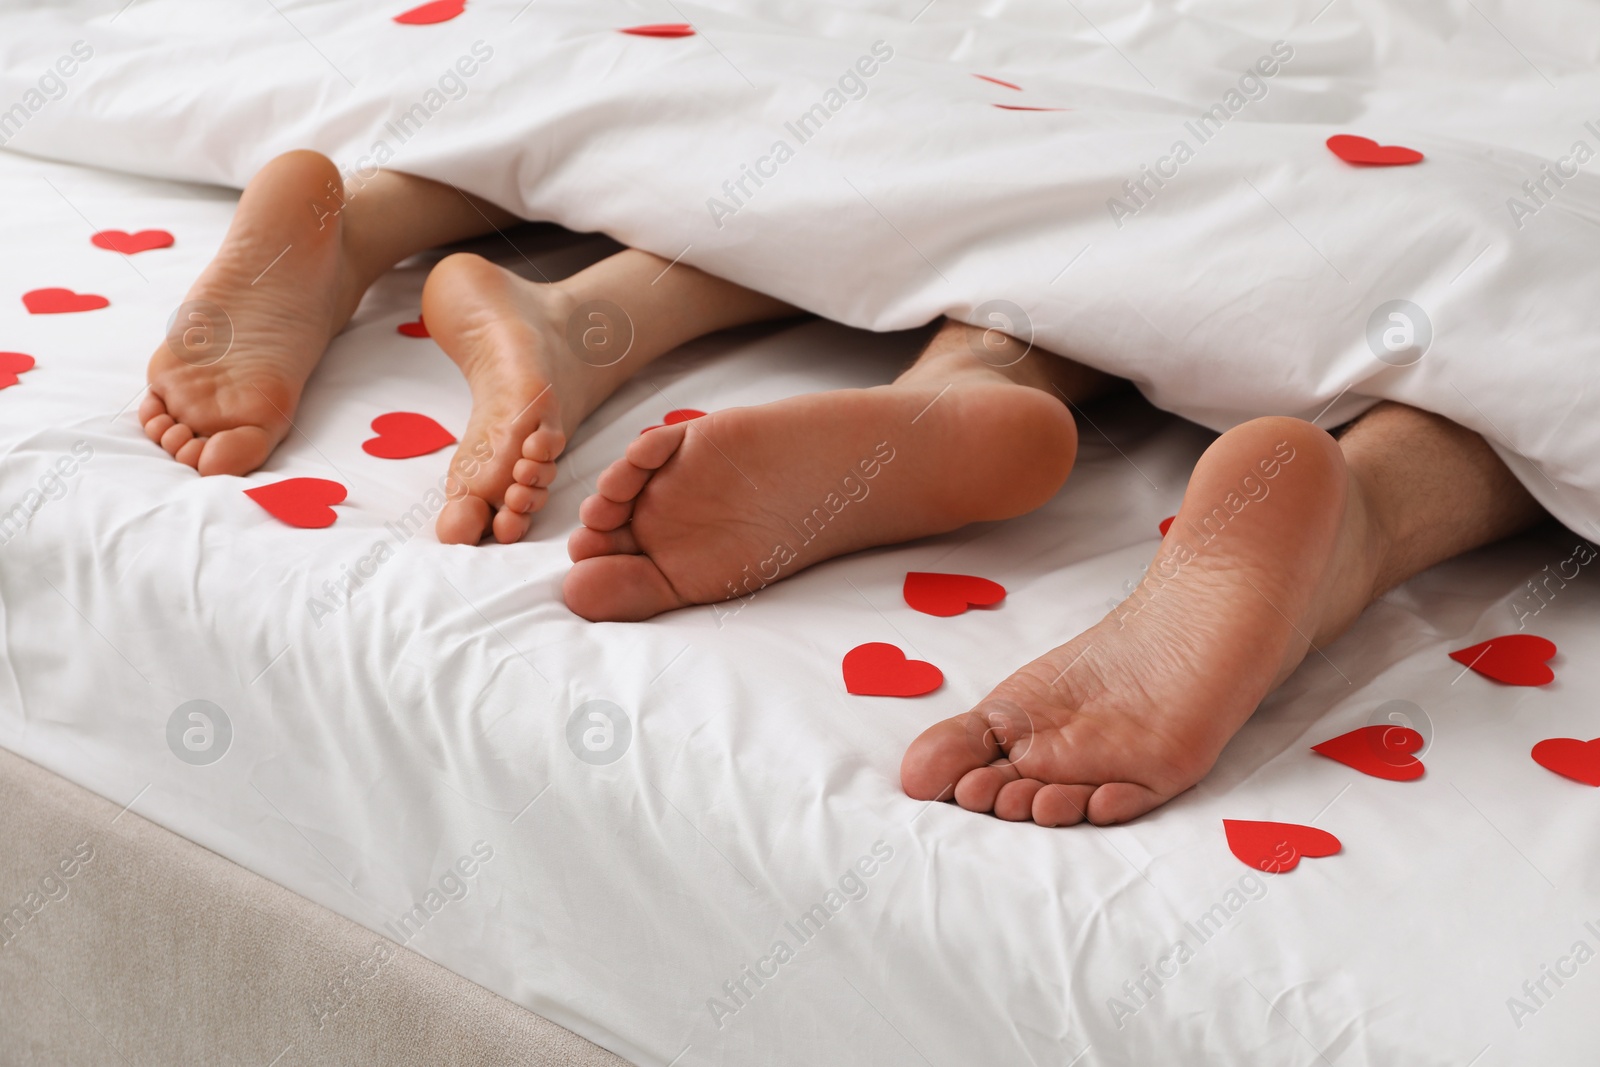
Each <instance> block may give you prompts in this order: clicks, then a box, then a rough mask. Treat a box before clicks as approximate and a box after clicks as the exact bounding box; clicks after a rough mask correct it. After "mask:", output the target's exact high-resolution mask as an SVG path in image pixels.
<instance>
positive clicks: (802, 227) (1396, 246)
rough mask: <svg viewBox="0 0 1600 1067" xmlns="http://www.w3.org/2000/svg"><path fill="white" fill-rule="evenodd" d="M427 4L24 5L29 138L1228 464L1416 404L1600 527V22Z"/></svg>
mask: <svg viewBox="0 0 1600 1067" xmlns="http://www.w3.org/2000/svg"><path fill="white" fill-rule="evenodd" d="M404 7H405V3H404V0H397V2H396V3H395V4H393V5H392V10H391V6H385V5H373V4H366V3H354V2H333V0H324V2H310V0H303V2H296V3H273V4H266V3H263V4H259V5H244V6H243V7H240V6H238V5H216V4H208V3H204V2H201V0H134V2H133V3H129V4H127V5H126V6H124V7H123V8H122V9H121V10H118V11H116V12H115V13H114V14H112V13H109V12H108V11H107V5H106V4H104V3H101V2H98V0H96V2H81V3H57V2H50V3H43V2H40V3H35V4H26V3H25V4H21V5H18V4H12V5H10V9H9V10H8V11H7V12H6V13H5V14H3V15H0V42H3V43H0V68H3V73H0V105H4V104H8V103H9V102H11V101H17V102H19V103H21V104H23V113H22V114H21V115H20V116H18V115H17V113H16V112H15V111H13V112H11V113H10V114H12V115H13V121H12V123H11V126H10V127H9V128H8V127H6V126H4V125H3V122H4V119H3V117H0V135H3V136H6V137H9V138H10V144H11V146H12V147H14V148H17V149H20V150H23V151H27V152H33V153H37V154H41V155H46V156H50V157H54V158H60V159H69V160H74V161H77V162H88V163H95V164H99V165H102V166H108V167H114V168H118V169H122V170H129V171H134V172H138V173H142V174H150V175H157V176H163V177H172V178H181V179H187V180H200V181H211V182H217V183H220V184H225V185H232V186H235V187H240V186H243V185H244V183H245V182H247V181H248V180H249V178H250V176H251V175H252V174H253V173H254V172H255V171H256V169H257V168H258V167H260V165H261V164H262V163H263V162H265V161H266V160H268V159H270V158H271V157H272V156H273V155H274V154H276V153H278V152H281V151H284V150H286V149H289V148H294V147H315V148H318V149H321V150H322V151H324V152H326V153H328V154H329V155H331V156H332V157H333V158H334V159H335V160H337V161H338V162H339V163H340V165H341V167H342V168H343V169H344V170H345V171H346V173H347V175H349V176H351V178H353V179H354V180H355V184H356V185H357V186H358V185H359V179H360V177H361V176H362V175H369V176H370V174H371V173H374V168H376V167H377V166H379V165H383V166H389V167H393V168H395V169H400V170H405V171H410V172H413V173H416V174H421V175H425V176H428V177H433V178H437V179H441V180H446V181H449V182H452V183H454V184H456V185H458V186H460V187H461V188H463V189H466V190H469V191H471V192H474V193H478V194H480V195H482V196H484V197H487V198H488V199H490V200H492V201H494V202H496V203H499V204H502V205H504V206H506V207H507V208H510V209H512V210H513V211H515V212H517V213H518V214H520V215H522V216H524V217H527V218H536V219H549V220H554V221H557V222H560V223H562V224H563V225H566V226H568V227H570V228H573V229H577V230H583V231H589V230H595V231H601V232H604V233H607V234H610V235H611V236H613V237H615V238H617V239H618V240H621V241H623V242H626V243H629V244H633V245H637V246H639V247H642V248H646V249H649V250H650V251H653V252H656V253H658V254H660V255H663V256H666V257H668V258H678V257H680V256H681V257H682V259H683V261H685V262H688V263H692V264H694V265H696V266H700V267H703V268H705V269H707V270H710V271H712V272H713V273H717V274H721V275H725V276H727V277H730V278H733V279H735V280H737V281H740V282H742V283H745V284H747V285H750V286H752V287H754V288H757V289H760V290H763V291H765V292H768V293H772V294H774V295H776V296H779V297H782V298H784V299H786V300H790V301H792V302H794V303H796V304H799V305H801V306H803V307H805V308H808V309H810V310H812V311H815V312H817V313H818V314H821V315H824V316H826V317H828V318H830V319H833V320H835V321H838V322H844V323H848V324H851V325H855V326H861V327H867V328H870V329H878V330H884V329H896V328H903V327H908V326H913V325H918V324H921V323H924V322H927V321H929V320H930V319H932V318H933V317H934V316H936V315H939V314H941V313H945V314H950V315H953V316H956V317H958V318H964V319H967V320H968V321H974V322H979V323H980V324H982V325H985V326H988V325H997V326H1000V327H1001V328H1009V329H1012V330H1014V331H1017V332H1022V333H1027V334H1031V335H1032V336H1033V337H1034V338H1035V339H1036V340H1037V342H1038V343H1039V344H1041V345H1043V346H1045V347H1046V348H1048V349H1050V350H1052V351H1055V352H1058V353H1062V354H1067V355H1071V356H1073V357H1074V358H1077V359H1080V360H1083V361H1085V362H1087V363H1091V364H1093V365H1095V366H1097V367H1101V368H1103V369H1105V370H1108V371H1111V372H1113V373H1115V374H1118V375H1120V376H1123V377H1127V378H1132V379H1133V380H1134V381H1135V382H1137V383H1139V385H1140V387H1141V388H1142V389H1143V390H1144V392H1145V394H1146V395H1147V396H1148V397H1150V398H1151V399H1152V400H1153V401H1154V402H1155V403H1156V404H1158V405H1159V406H1161V407H1163V408H1166V409H1168V410H1171V411H1175V412H1178V413H1179V414H1182V415H1184V416H1186V417H1188V418H1190V419H1193V420H1195V421H1198V422H1200V423H1203V424H1205V425H1208V426H1211V427H1213V428H1217V429H1221V428H1225V427H1227V426H1229V425H1232V424H1234V423H1236V422H1239V421H1241V420H1243V419H1246V418H1250V417H1253V416H1256V415H1261V414H1266V413H1276V414H1294V415H1300V416H1302V417H1307V418H1311V417H1316V418H1318V419H1319V420H1320V421H1321V423H1322V424H1323V425H1329V426H1331V425H1334V424H1336V423H1338V422H1340V421H1343V420H1344V419H1346V418H1349V417H1350V416H1352V415H1353V414H1355V413H1357V412H1359V411H1360V410H1362V409H1363V408H1364V407H1365V406H1367V405H1369V404H1370V403H1371V402H1372V401H1373V399H1375V398H1388V399H1393V400H1400V401H1404V402H1407V403H1411V404H1416V405H1418V406H1421V407H1424V408H1428V409H1430V410H1433V411H1437V412H1440V413H1442V414H1445V415H1447V416H1449V417H1450V418H1452V419H1454V420H1456V421H1457V422H1460V423H1462V424H1463V425H1466V426H1469V427H1471V428H1472V429H1474V430H1477V431H1479V432H1480V433H1483V434H1484V435H1485V436H1486V437H1487V438H1488V440H1489V441H1490V442H1491V443H1492V444H1493V445H1494V446H1495V447H1496V448H1497V449H1498V450H1499V451H1500V452H1501V454H1502V455H1504V456H1506V457H1507V459H1508V461H1509V462H1510V463H1511V464H1512V466H1513V467H1514V468H1515V469H1516V470H1517V472H1518V474H1519V476H1520V477H1521V478H1522V479H1523V481H1524V482H1525V484H1526V485H1527V486H1528V487H1529V489H1530V490H1532V492H1533V493H1534V494H1535V495H1536V496H1537V497H1538V498H1539V499H1540V501H1541V502H1543V503H1544V504H1545V505H1546V506H1547V507H1549V508H1550V509H1551V510H1552V511H1553V512H1554V513H1555V514H1556V515H1558V516H1559V517H1560V518H1561V519H1562V520H1563V521H1564V522H1566V523H1567V524H1568V525H1569V526H1572V527H1573V528H1575V529H1582V530H1585V531H1586V532H1592V531H1591V530H1590V527H1589V524H1590V523H1591V522H1593V521H1594V520H1595V519H1596V518H1597V517H1600V460H1597V458H1596V457H1600V419H1595V418H1592V417H1588V416H1589V415H1590V414H1591V413H1592V412H1593V411H1594V406H1595V403H1596V397H1597V396H1600V378H1597V375H1600V370H1597V369H1596V367H1597V362H1596V360H1595V358H1594V355H1595V351H1596V343H1597V342H1596V338H1597V337H1600V310H1597V309H1600V301H1597V300H1596V299H1595V296H1596V293H1597V292H1600V256H1597V255H1596V252H1595V237H1596V229H1595V227H1596V225H1597V224H1600V180H1597V178H1596V168H1597V167H1600V163H1597V162H1596V161H1595V156H1596V153H1597V152H1600V8H1597V7H1596V6H1595V5H1594V4H1593V3H1589V2H1585V0H1551V2H1546V3H1541V4H1539V5H1537V6H1536V7H1530V6H1529V5H1523V4H1510V3H1502V2H1489V0H1482V2H1479V0H1454V2H1450V3H1395V2H1388V3H1378V2H1373V0H1302V2H1297V3H1290V4H1277V3H1265V2H1254V3H1229V4H1212V5H1208V6H1199V5H1190V4H1177V3H1172V2H1167V0H1163V2H1158V3H1147V4H1143V5H1138V6H1134V7H1129V6H1128V5H1124V4H1113V3H1106V2H1095V3H1085V4H1075V3H1055V2H1047V0H1011V2H997V3H985V4H977V3H973V2H971V0H965V2H956V0H931V2H930V0H878V2H874V3H855V4H842V5H830V4H816V3H807V4H801V3H784V2H780V0H764V2H761V0H744V2H736V0H726V2H722V3H700V4H689V5H679V4H676V3H670V2H665V3H622V2H617V0H582V2H571V0H569V2H566V3H557V2H552V0H503V2H497V3H490V2H487V0H472V2H471V3H468V4H467V5H466V8H465V11H464V12H463V13H462V14H461V15H460V16H459V17H457V18H455V19H452V20H449V21H446V22H443V23H439V24H436V25H424V26H415V25H400V24H396V23H395V22H393V21H391V19H390V16H391V15H394V14H398V13H399V12H400V11H402V10H404ZM679 22H684V23H689V24H692V26H693V27H694V28H695V30H696V31H698V32H697V33H696V34H695V35H694V36H689V37H680V38H660V37H644V36H631V35H626V34H623V33H620V32H618V31H619V30H620V29H623V28H626V27H636V26H639V25H652V24H660V23H679ZM80 42H81V43H80ZM74 49H78V51H79V52H83V51H86V50H87V51H89V52H92V56H91V57H90V58H88V59H87V60H84V61H81V62H70V60H74V59H76V58H77V56H76V53H74V51H73V50H74ZM63 57H66V58H68V59H69V63H68V66H69V67H71V68H74V72H73V73H72V74H71V75H70V76H62V75H60V74H59V73H58V69H65V68H58V67H57V66H56V64H57V63H58V62H59V61H60V60H61V59H62V58H63ZM991 79H992V80H991ZM1002 83H1005V84H1002ZM1012 86H1015V87H1016V88H1013V87H1012ZM30 93H31V94H32V95H30ZM52 96H59V98H58V99H51V97H52ZM35 104H37V105H39V106H38V107H37V108H35V107H34V106H33V105H35ZM1007 108H1045V109H1061V110H1038V111H1034V110H1007ZM1336 134H1350V135H1355V136H1364V137H1367V138H1370V139H1373V140H1375V141H1378V142H1380V143H1382V144H1385V145H1402V146H1406V147H1410V148H1413V149H1416V150H1418V151H1420V152H1422V153H1424V154H1425V155H1426V157H1427V158H1426V161H1425V162H1424V163H1422V164H1421V165H1417V166H1407V167H1393V168H1387V167H1383V168H1379V167H1370V168H1358V167H1353V166H1351V165H1349V164H1346V163H1344V162H1342V161H1341V160H1340V159H1338V158H1336V157H1335V156H1334V155H1333V153H1332V152H1330V151H1329V149H1328V148H1327V147H1325V145H1324V142H1325V140H1326V139H1327V138H1328V137H1329V136H1331V135H1336ZM1396 301H1405V302H1406V304H1404V305H1396V304H1395V303H1394V302H1396ZM997 302H998V303H997ZM1395 313H1399V314H1401V315H1402V316H1403V318H1401V319H1394V318H1391V315H1393V314H1395ZM1419 356H1420V358H1419ZM1397 363H1399V364H1408V365H1403V366H1396V365H1395V364H1397Z"/></svg>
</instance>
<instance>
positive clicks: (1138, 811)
mask: <svg viewBox="0 0 1600 1067" xmlns="http://www.w3.org/2000/svg"><path fill="white" fill-rule="evenodd" d="M1169 799H1171V798H1170V797H1166V796H1163V795H1161V794H1160V793H1157V792H1156V791H1155V790H1153V789H1150V788H1149V787H1147V786H1142V785H1137V784H1135V783H1133V782H1107V783H1106V784H1105V785H1103V786H1101V787H1100V788H1098V789H1096V790H1095V791H1094V793H1093V795H1091V796H1090V797H1089V803H1088V804H1087V805H1086V806H1085V814H1086V815H1087V817H1088V819H1089V821H1090V822H1092V823H1094V824H1095V825H1096V826H1111V825H1113V824H1115V823H1119V822H1127V821H1128V820H1129V819H1137V818H1138V817H1139V816H1141V815H1143V814H1144V813H1145V812H1147V811H1153V810H1155V809H1156V808H1158V807H1160V806H1161V805H1162V804H1165V803H1166V802H1167V801H1168V800H1169Z"/></svg>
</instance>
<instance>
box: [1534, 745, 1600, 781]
mask: <svg viewBox="0 0 1600 1067" xmlns="http://www.w3.org/2000/svg"><path fill="white" fill-rule="evenodd" d="M1533 762H1535V763H1537V764H1538V765H1539V766H1541V767H1543V768H1544V769H1545V770H1547V771H1555V772H1556V773H1557V774H1559V775H1561V776H1562V777H1563V778H1571V779H1572V780H1573V781H1574V782H1582V783H1583V784H1584V785H1593V786H1600V737H1597V738H1595V739H1594V740H1592V741H1579V740H1578V739H1577V738H1575V737H1552V738H1549V739H1548V740H1544V741H1540V742H1539V743H1538V744H1537V745H1534V746H1533Z"/></svg>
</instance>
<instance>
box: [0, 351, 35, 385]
mask: <svg viewBox="0 0 1600 1067" xmlns="http://www.w3.org/2000/svg"><path fill="white" fill-rule="evenodd" d="M33 366H34V361H33V357H32V356H30V355H28V354H27V353H26V352H0V389H7V388H10V387H11V386H13V385H16V384H17V382H18V381H19V380H20V379H19V378H18V377H17V375H19V374H26V373H27V372H28V371H31V370H32V369H33Z"/></svg>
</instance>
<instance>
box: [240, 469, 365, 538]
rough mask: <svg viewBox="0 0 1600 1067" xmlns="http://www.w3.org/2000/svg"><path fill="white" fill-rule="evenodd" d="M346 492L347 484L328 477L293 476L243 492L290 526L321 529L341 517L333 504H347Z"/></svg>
mask: <svg viewBox="0 0 1600 1067" xmlns="http://www.w3.org/2000/svg"><path fill="white" fill-rule="evenodd" d="M347 492H348V491H347V490H346V489H345V487H344V486H342V485H340V484H339V483H338V482H330V481H328V479H326V478H290V479H289V480H287V481H283V482H273V483H272V484H271V485H261V486H257V487H256V488H254V489H246V490H245V491H244V495H245V496H247V497H249V498H250V499H251V500H254V501H255V502H256V503H257V504H260V505H261V506H262V507H263V508H265V509H266V512H267V514H269V515H271V516H272V517H273V518H275V519H281V520H282V521H284V522H286V523H288V524H289V525H290V526H298V527H300V528H301V529H303V530H320V529H322V528H323V527H325V526H332V525H333V523H334V520H335V519H337V518H338V517H339V515H338V513H337V512H335V511H334V510H333V505H335V504H342V503H344V498H345V496H346V495H347Z"/></svg>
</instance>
